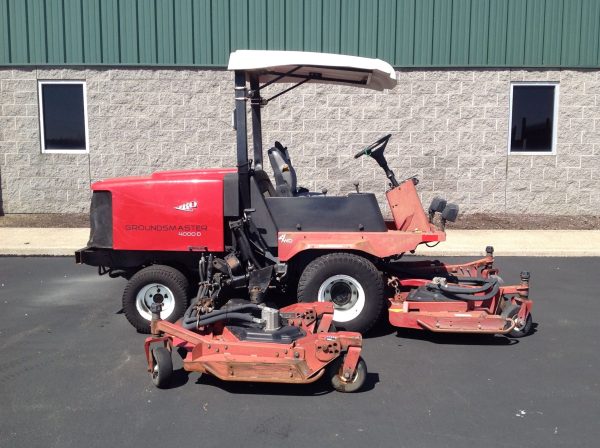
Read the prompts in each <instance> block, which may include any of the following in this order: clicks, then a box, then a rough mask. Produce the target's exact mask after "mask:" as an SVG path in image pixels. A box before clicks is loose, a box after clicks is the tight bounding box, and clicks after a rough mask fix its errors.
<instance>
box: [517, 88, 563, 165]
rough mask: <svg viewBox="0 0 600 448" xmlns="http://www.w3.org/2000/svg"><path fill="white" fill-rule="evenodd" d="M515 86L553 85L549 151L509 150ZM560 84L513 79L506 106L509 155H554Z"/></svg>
mask: <svg viewBox="0 0 600 448" xmlns="http://www.w3.org/2000/svg"><path fill="white" fill-rule="evenodd" d="M515 86H517V87H519V86H552V87H554V106H553V107H554V111H553V117H552V148H551V150H550V151H511V149H510V145H511V140H512V115H513V114H512V111H513V90H514V88H515ZM559 88H560V84H559V83H558V81H556V82H547V81H515V82H511V84H510V100H509V106H508V144H507V154H508V155H509V156H554V155H556V140H557V129H558V98H559Z"/></svg>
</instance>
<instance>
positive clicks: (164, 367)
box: [150, 347, 173, 389]
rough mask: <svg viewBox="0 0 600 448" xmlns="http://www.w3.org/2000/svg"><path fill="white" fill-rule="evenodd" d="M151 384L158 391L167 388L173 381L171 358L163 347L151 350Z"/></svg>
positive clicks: (169, 353)
mask: <svg viewBox="0 0 600 448" xmlns="http://www.w3.org/2000/svg"><path fill="white" fill-rule="evenodd" d="M152 361H153V362H152V372H150V373H151V375H152V383H153V384H154V385H155V386H156V387H158V388H159V389H164V388H166V387H168V386H169V384H170V383H171V380H172V379H173V358H172V357H171V352H170V351H169V350H167V349H166V348H164V347H156V348H154V349H152Z"/></svg>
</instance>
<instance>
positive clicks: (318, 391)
mask: <svg viewBox="0 0 600 448" xmlns="http://www.w3.org/2000/svg"><path fill="white" fill-rule="evenodd" d="M377 383H379V374H378V373H372V372H370V373H367V378H366V379H365V384H364V386H363V387H362V389H361V390H359V391H358V392H354V393H358V394H360V393H363V392H368V391H370V390H373V389H374V388H375V385H376V384H377ZM196 384H199V385H203V386H214V387H218V388H219V389H222V390H224V391H226V392H229V393H231V394H236V395H241V394H246V395H289V396H320V395H327V394H329V393H332V392H335V390H334V389H333V388H332V387H331V385H330V384H329V381H328V380H327V379H326V378H321V379H319V380H317V381H316V382H314V383H311V384H281V383H252V382H242V381H237V382H236V381H231V382H229V381H222V380H220V379H218V378H216V377H214V376H212V375H206V374H205V375H200V378H198V380H196Z"/></svg>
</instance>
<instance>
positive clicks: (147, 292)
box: [135, 283, 175, 320]
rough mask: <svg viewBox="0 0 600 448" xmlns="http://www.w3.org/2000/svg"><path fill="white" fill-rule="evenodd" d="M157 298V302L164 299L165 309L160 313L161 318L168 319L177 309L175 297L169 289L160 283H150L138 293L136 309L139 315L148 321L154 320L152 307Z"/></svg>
mask: <svg viewBox="0 0 600 448" xmlns="http://www.w3.org/2000/svg"><path fill="white" fill-rule="evenodd" d="M155 296H156V297H155ZM155 298H156V299H157V300H159V299H160V298H162V303H163V308H162V311H161V313H160V318H161V319H166V318H168V317H169V316H170V315H171V314H172V313H173V310H174V309H175V296H174V294H173V292H172V291H171V290H170V289H169V288H167V287H166V286H165V285H162V284H160V283H149V284H147V285H145V286H143V287H142V289H140V291H139V292H138V293H137V297H136V300H135V307H136V308H137V311H138V313H140V316H142V317H143V318H144V319H146V320H150V319H152V313H151V312H150V306H151V305H152V304H153V303H154V299H155ZM159 301H160V300H159Z"/></svg>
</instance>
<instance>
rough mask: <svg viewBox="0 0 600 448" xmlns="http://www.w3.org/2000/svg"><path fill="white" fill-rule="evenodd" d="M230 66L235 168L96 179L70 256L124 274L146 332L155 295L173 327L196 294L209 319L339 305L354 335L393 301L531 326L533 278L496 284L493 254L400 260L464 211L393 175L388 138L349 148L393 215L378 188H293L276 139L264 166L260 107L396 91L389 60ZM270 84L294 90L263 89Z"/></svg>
mask: <svg viewBox="0 0 600 448" xmlns="http://www.w3.org/2000/svg"><path fill="white" fill-rule="evenodd" d="M229 70H233V71H234V78H235V83H234V89H233V91H232V93H233V94H234V99H235V114H234V123H235V129H236V139H237V166H236V167H234V168H216V169H192V170H183V171H169V172H158V173H154V174H152V175H151V176H147V177H130V178H120V179H111V180H104V181H100V182H96V183H94V184H93V186H92V189H93V196H92V204H91V235H90V240H89V243H88V246H87V247H86V248H84V249H82V250H80V251H78V252H77V253H76V259H77V262H78V263H86V264H89V265H94V266H98V267H99V272H100V274H109V275H110V276H111V277H118V276H122V277H125V278H126V279H128V280H129V282H128V284H127V286H126V288H125V291H124V294H123V309H124V311H125V314H126V316H127V319H128V320H129V321H130V322H131V323H132V324H133V325H134V326H135V327H136V328H137V329H138V330H139V331H141V332H149V331H150V320H151V315H152V313H151V306H152V304H153V303H154V301H155V300H156V298H157V297H159V298H160V299H161V301H162V311H161V313H160V317H161V319H162V323H161V325H167V324H166V322H165V321H168V322H175V321H177V320H178V319H180V318H182V317H183V316H184V313H185V311H186V309H188V307H189V304H190V298H191V297H195V298H196V300H197V301H198V303H201V304H202V305H201V306H200V308H199V310H200V311H199V313H200V316H201V315H202V314H203V313H207V312H215V310H219V309H220V308H222V307H223V306H224V305H225V304H226V303H227V302H228V300H229V299H231V298H232V297H238V298H241V299H246V300H248V301H249V302H250V303H252V304H255V305H260V304H262V303H263V302H264V301H265V300H271V299H272V298H274V297H277V295H279V296H280V297H281V296H284V297H287V298H288V299H291V300H293V301H298V302H301V303H313V302H331V303H332V304H333V306H334V314H333V324H334V325H335V327H336V328H338V329H344V330H348V331H357V332H366V331H367V330H369V329H370V328H371V327H372V326H373V324H374V323H375V322H376V321H377V319H378V318H379V317H380V315H381V314H382V312H384V310H387V308H388V306H389V305H390V302H391V308H390V311H391V313H390V317H391V319H390V320H391V322H392V323H393V324H394V325H398V326H408V327H418V328H422V329H428V330H432V331H471V332H496V333H510V332H514V331H515V329H516V330H517V331H519V329H520V330H522V331H524V330H526V329H527V328H528V327H527V322H530V320H531V317H530V310H531V302H530V301H529V299H528V298H527V295H526V290H527V287H526V285H525V281H523V283H522V285H521V286H518V287H507V286H502V285H500V283H499V280H498V277H497V275H496V274H497V273H496V271H495V269H494V268H493V267H492V261H491V254H490V255H489V256H488V257H487V258H486V261H485V263H483V262H482V263H479V264H478V263H475V265H474V266H476V267H471V266H470V265H469V266H467V265H464V266H445V265H443V264H442V263H440V262H437V261H436V262H416V263H415V262H406V261H404V260H403V258H402V257H403V255H404V254H406V253H410V252H412V251H414V249H415V248H416V247H417V246H418V245H419V244H423V243H437V242H440V241H443V240H444V239H445V232H444V226H445V223H446V222H447V221H454V220H455V219H456V218H457V216H458V206H456V205H455V204H450V203H447V202H446V201H445V200H443V199H439V198H436V199H434V200H433V201H432V203H431V205H430V206H429V208H428V211H427V213H426V212H425V211H424V210H423V207H422V205H421V202H420V200H419V196H418V194H417V191H416V185H417V183H418V182H417V179H416V178H408V179H406V180H403V181H401V182H398V180H397V179H396V177H395V174H394V173H393V172H392V170H391V169H390V168H389V166H388V163H387V161H386V158H385V148H386V145H387V144H388V141H389V140H390V138H391V135H386V136H383V137H382V138H380V139H379V140H377V141H375V142H373V143H372V144H370V145H368V146H367V147H366V148H364V149H363V150H361V151H360V152H359V153H357V154H356V155H355V158H359V157H363V156H367V157H371V158H373V159H374V160H375V161H376V162H377V163H378V164H379V166H380V167H381V168H382V169H383V171H384V173H385V176H386V177H387V179H388V180H389V190H388V191H387V192H386V197H387V201H388V204H389V209H390V211H391V215H392V216H391V219H385V218H384V216H383V215H382V212H381V210H380V208H379V205H378V203H377V200H376V198H375V195H374V194H373V193H366V192H360V193H359V192H358V191H357V192H356V193H349V194H347V195H345V196H331V195H327V194H326V192H322V193H318V192H310V191H307V190H306V189H304V188H302V187H300V186H298V184H297V179H296V172H295V170H294V168H293V165H292V163H291V159H290V155H289V153H288V149H287V148H286V147H285V146H284V145H282V144H281V143H279V142H273V143H272V144H270V145H269V146H270V149H268V151H266V153H267V155H268V159H269V162H270V164H271V168H272V171H273V178H271V177H270V176H269V175H268V174H267V172H266V171H265V170H264V164H263V160H264V159H263V156H264V152H265V145H263V141H262V131H261V109H262V108H264V107H268V104H269V102H270V101H271V100H272V99H274V98H276V97H279V96H281V95H283V94H284V93H286V92H288V91H290V90H292V89H294V88H297V87H299V86H301V85H303V84H305V83H308V82H310V83H321V84H338V85H344V86H354V87H356V88H363V89H373V90H384V89H392V88H394V86H395V85H396V73H395V71H394V69H393V68H392V67H391V66H390V65H389V64H387V63H386V62H384V61H381V60H378V59H368V58H361V57H353V56H343V55H335V54H321V53H307V52H288V51H251V50H241V51H236V52H234V53H232V54H231V56H230V59H229ZM275 83H287V84H291V85H290V86H289V87H287V88H285V89H284V90H280V91H278V93H275V94H272V96H271V97H269V90H270V89H269V87H271V86H272V85H273V84H275ZM248 109H249V111H250V115H251V126H252V143H253V158H252V160H250V159H249V157H248V129H247V123H246V119H247V112H248ZM357 190H358V189H357ZM436 217H437V220H436ZM438 220H439V223H440V224H439V228H438V227H436V225H434V221H436V222H437V221H438ZM208 265H210V267H211V270H212V271H211V272H213V274H211V276H210V278H208V277H206V276H205V277H203V278H204V280H203V282H204V286H203V287H201V291H200V292H202V291H204V292H203V293H202V294H199V293H198V292H199V291H198V286H197V285H198V281H199V278H200V277H202V275H203V274H201V272H202V271H203V270H204V271H206V269H207V266H208ZM202 266H203V267H202ZM208 291H210V293H209V292H208ZM390 291H392V292H390ZM393 291H395V293H394V292H393ZM275 292H277V293H278V294H274V293H275ZM196 305H197V303H196ZM203 310H204V311H203ZM206 310H210V311H206ZM436 313H437V314H436ZM440 313H442V314H440ZM432 316H433V317H432ZM450 321H451V322H450ZM459 321H460V323H458V322H459ZM530 326H531V325H529V327H530Z"/></svg>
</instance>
